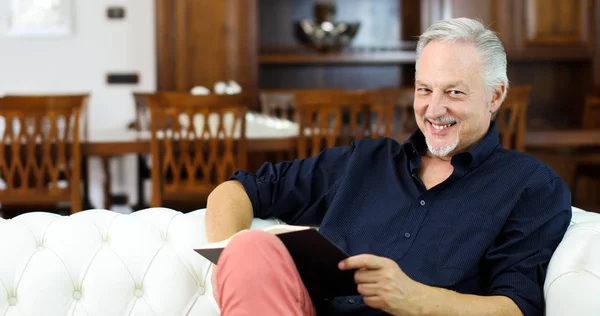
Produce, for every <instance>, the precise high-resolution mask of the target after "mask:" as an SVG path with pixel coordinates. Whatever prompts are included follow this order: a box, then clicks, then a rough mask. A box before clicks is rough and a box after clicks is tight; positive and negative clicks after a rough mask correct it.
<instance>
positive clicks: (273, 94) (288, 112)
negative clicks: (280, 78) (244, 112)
mask: <svg viewBox="0 0 600 316" xmlns="http://www.w3.org/2000/svg"><path fill="white" fill-rule="evenodd" d="M258 96H259V99H260V111H261V113H262V114H265V115H269V116H274V117H279V118H282V119H285V120H290V121H294V122H295V121H297V117H296V103H295V102H294V93H293V92H292V91H290V90H261V91H260V92H259V94H258Z"/></svg>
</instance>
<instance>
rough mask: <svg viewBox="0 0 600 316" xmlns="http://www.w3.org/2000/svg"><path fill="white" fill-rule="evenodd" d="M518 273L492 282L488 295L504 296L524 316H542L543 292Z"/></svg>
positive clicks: (503, 276) (500, 277)
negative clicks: (513, 303) (511, 301)
mask: <svg viewBox="0 0 600 316" xmlns="http://www.w3.org/2000/svg"><path fill="white" fill-rule="evenodd" d="M524 278H525V277H524V276H523V275H520V274H518V273H509V274H504V275H502V276H499V277H498V278H497V279H496V280H494V282H493V284H492V286H491V287H490V289H491V291H490V293H489V295H493V296H506V297H508V298H510V299H511V300H513V302H515V304H517V306H518V307H519V309H520V310H521V312H522V313H523V315H524V316H542V315H544V294H543V290H542V289H541V288H540V287H539V286H537V285H535V284H534V283H533V282H532V281H531V280H528V279H525V280H524Z"/></svg>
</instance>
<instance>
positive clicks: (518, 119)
mask: <svg viewBox="0 0 600 316" xmlns="http://www.w3.org/2000/svg"><path fill="white" fill-rule="evenodd" d="M530 92H531V86H530V85H523V86H513V87H510V88H509V89H508V94H507V95H506V98H505V99H504V102H503V103H502V105H501V106H500V109H499V110H498V111H497V112H496V117H495V122H496V127H497V129H498V134H499V135H500V139H501V142H502V146H503V147H504V148H506V149H510V150H517V151H525V132H526V129H527V106H528V103H529V94H530Z"/></svg>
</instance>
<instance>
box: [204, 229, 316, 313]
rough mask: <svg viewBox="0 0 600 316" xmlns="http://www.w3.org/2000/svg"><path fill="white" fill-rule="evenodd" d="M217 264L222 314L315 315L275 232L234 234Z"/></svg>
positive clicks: (218, 299)
mask: <svg viewBox="0 0 600 316" xmlns="http://www.w3.org/2000/svg"><path fill="white" fill-rule="evenodd" d="M217 267H218V268H217V275H216V276H217V288H216V290H217V302H218V304H219V306H220V308H221V315H223V316H246V315H261V316H284V315H290V316H314V315H316V311H315V307H314V306H313V303H312V301H311V299H310V296H309V294H308V291H307V290H306V287H305V286H304V284H303V283H302V279H301V278H300V275H299V274H298V270H297V269H296V265H295V264H294V261H293V260H292V257H291V256H290V254H289V252H288V251H287V249H286V248H285V246H284V245H283V243H282V242H281V240H279V238H277V237H276V236H273V235H271V234H269V233H265V232H263V231H261V230H250V231H246V232H243V233H241V234H239V235H237V236H236V237H234V238H233V239H232V240H231V242H230V243H229V245H227V247H226V248H225V250H223V253H222V254H221V257H220V258H219V262H218V264H217Z"/></svg>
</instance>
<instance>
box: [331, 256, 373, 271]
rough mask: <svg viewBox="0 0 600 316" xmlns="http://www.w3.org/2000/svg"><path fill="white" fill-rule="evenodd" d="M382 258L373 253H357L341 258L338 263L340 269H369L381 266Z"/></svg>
mask: <svg viewBox="0 0 600 316" xmlns="http://www.w3.org/2000/svg"><path fill="white" fill-rule="evenodd" d="M382 259H383V258H380V257H377V256H374V255H358V256H353V257H350V258H348V259H346V260H343V261H341V262H340V264H339V268H340V269H341V270H354V269H369V270H376V269H381V268H382V262H381V261H382Z"/></svg>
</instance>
